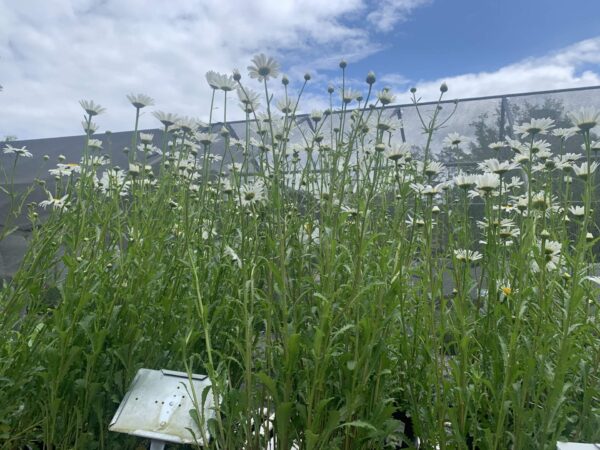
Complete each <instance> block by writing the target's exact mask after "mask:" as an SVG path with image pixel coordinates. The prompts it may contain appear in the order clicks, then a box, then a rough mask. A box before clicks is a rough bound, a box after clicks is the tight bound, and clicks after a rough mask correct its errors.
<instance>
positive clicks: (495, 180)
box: [475, 172, 500, 193]
mask: <svg viewBox="0 0 600 450" xmlns="http://www.w3.org/2000/svg"><path fill="white" fill-rule="evenodd" d="M475 183H476V186H477V189H479V190H480V191H483V192H485V193H490V192H491V191H493V190H495V189H497V188H498V187H499V186H500V177H499V176H498V175H497V174H495V173H491V172H485V173H483V174H481V175H477V177H476V179H475Z"/></svg>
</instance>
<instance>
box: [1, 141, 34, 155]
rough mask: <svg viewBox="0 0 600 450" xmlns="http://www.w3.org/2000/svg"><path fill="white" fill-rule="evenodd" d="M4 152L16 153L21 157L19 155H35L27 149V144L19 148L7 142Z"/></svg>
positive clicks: (8, 153)
mask: <svg viewBox="0 0 600 450" xmlns="http://www.w3.org/2000/svg"><path fill="white" fill-rule="evenodd" d="M3 152H4V154H5V155H16V156H17V157H19V156H22V157H23V158H32V157H33V155H32V154H31V153H30V152H29V150H27V147H26V146H23V147H21V148H17V147H13V146H12V145H10V144H6V147H4V149H3Z"/></svg>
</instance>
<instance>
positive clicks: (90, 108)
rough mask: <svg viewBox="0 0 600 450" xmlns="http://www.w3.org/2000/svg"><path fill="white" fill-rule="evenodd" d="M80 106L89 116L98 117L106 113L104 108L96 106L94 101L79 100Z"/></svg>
mask: <svg viewBox="0 0 600 450" xmlns="http://www.w3.org/2000/svg"><path fill="white" fill-rule="evenodd" d="M79 104H80V105H81V107H82V108H83V109H84V110H85V112H86V113H88V115H89V116H97V115H98V114H102V113H103V112H104V111H106V109H105V108H103V107H102V106H100V105H97V104H95V103H94V102H93V100H79Z"/></svg>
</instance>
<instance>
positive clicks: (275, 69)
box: [248, 53, 279, 81]
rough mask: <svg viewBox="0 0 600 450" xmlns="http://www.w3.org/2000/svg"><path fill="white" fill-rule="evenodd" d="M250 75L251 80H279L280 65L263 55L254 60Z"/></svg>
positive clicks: (249, 71)
mask: <svg viewBox="0 0 600 450" xmlns="http://www.w3.org/2000/svg"><path fill="white" fill-rule="evenodd" d="M248 73H249V75H250V78H257V79H258V81H263V80H266V81H268V80H269V78H277V76H278V75H279V63H278V62H277V61H275V59H273V58H272V57H270V56H269V57H267V56H265V54H263V53H261V54H260V55H256V56H255V57H254V58H252V65H251V66H248Z"/></svg>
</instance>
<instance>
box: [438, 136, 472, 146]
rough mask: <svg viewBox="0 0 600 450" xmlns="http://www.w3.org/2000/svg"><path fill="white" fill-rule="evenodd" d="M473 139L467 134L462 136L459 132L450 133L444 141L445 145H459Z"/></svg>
mask: <svg viewBox="0 0 600 450" xmlns="http://www.w3.org/2000/svg"><path fill="white" fill-rule="evenodd" d="M469 142H471V139H470V138H468V137H466V136H461V135H460V134H459V133H450V134H448V136H446V137H445V138H444V140H443V141H442V145H444V147H458V146H459V145H461V144H467V143H469Z"/></svg>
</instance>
